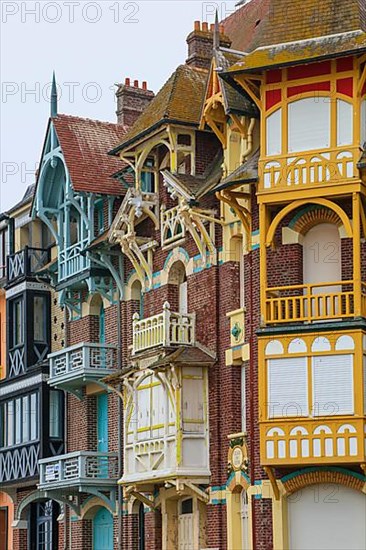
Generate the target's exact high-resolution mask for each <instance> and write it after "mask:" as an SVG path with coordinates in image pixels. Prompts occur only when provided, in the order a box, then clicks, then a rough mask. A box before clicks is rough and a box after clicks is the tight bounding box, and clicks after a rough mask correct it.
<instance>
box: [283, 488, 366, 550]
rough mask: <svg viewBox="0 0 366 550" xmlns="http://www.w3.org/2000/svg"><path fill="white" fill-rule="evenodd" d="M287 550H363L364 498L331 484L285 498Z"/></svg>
mask: <svg viewBox="0 0 366 550" xmlns="http://www.w3.org/2000/svg"><path fill="white" fill-rule="evenodd" d="M287 502H288V524H289V548H290V550H364V549H365V548H366V522H365V518H366V495H365V494H363V493H361V492H360V491H356V490H354V489H349V488H348V487H344V486H343V485H337V484H335V483H327V484H324V485H323V484H319V485H312V486H311V487H306V488H305V489H303V490H301V491H298V492H297V493H294V494H293V495H291V496H290V497H289V498H288V501H287Z"/></svg>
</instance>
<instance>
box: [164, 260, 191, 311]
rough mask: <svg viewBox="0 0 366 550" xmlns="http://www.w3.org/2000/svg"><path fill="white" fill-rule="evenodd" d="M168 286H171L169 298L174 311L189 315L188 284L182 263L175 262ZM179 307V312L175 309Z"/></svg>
mask: <svg viewBox="0 0 366 550" xmlns="http://www.w3.org/2000/svg"><path fill="white" fill-rule="evenodd" d="M168 284H169V285H171V287H170V288H171V293H170V297H169V301H170V305H171V306H172V308H173V310H175V311H177V310H178V313H181V314H182V315H187V313H188V283H187V277H186V269H185V266H184V264H183V262H181V261H177V262H175V263H174V264H173V265H172V267H171V268H170V271H169V276H168ZM176 307H177V310H176V309H175V308H176Z"/></svg>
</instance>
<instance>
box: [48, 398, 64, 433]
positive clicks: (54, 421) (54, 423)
mask: <svg viewBox="0 0 366 550" xmlns="http://www.w3.org/2000/svg"><path fill="white" fill-rule="evenodd" d="M61 413H62V411H61V394H60V393H59V392H57V391H50V437H57V438H60V437H61Z"/></svg>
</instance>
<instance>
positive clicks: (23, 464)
mask: <svg viewBox="0 0 366 550" xmlns="http://www.w3.org/2000/svg"><path fill="white" fill-rule="evenodd" d="M39 454H40V445H39V442H34V443H28V444H27V445H19V446H17V447H11V448H8V449H2V450H0V484H1V483H11V482H17V483H19V480H20V479H22V480H24V479H26V478H32V477H35V476H37V475H38V459H39Z"/></svg>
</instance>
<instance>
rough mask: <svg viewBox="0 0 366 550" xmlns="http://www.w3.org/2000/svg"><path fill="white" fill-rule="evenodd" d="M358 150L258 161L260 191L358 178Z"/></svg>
mask: <svg viewBox="0 0 366 550" xmlns="http://www.w3.org/2000/svg"><path fill="white" fill-rule="evenodd" d="M360 154H361V150H360V149H359V147H346V148H337V149H327V150H325V151H313V152H310V153H298V154H296V153H295V154H289V155H286V156H279V157H276V158H273V159H271V158H266V159H265V160H262V161H261V162H260V165H261V173H262V183H261V191H263V192H264V191H269V190H277V189H280V190H286V189H288V190H296V189H303V188H304V187H305V186H314V185H327V184H333V183H341V182H346V181H350V180H352V179H354V178H358V177H359V172H358V168H357V162H358V160H359V158H360Z"/></svg>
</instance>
